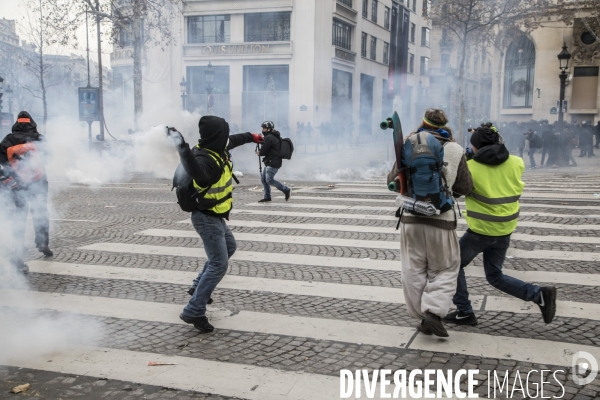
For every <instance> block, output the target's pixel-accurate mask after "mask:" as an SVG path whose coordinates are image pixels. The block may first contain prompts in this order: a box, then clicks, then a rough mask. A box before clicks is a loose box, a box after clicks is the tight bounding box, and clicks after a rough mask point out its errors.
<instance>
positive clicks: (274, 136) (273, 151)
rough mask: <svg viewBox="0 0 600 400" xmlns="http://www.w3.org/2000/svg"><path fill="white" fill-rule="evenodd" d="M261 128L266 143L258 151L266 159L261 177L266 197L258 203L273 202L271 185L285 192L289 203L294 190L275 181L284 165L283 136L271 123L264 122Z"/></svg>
mask: <svg viewBox="0 0 600 400" xmlns="http://www.w3.org/2000/svg"><path fill="white" fill-rule="evenodd" d="M261 127H262V132H263V135H265V143H264V144H263V145H262V146H261V148H260V150H259V151H258V156H259V157H264V158H263V162H264V164H265V168H264V169H263V172H262V175H261V177H260V181H261V182H262V184H263V188H264V196H263V198H262V199H261V200H259V201H258V202H259V203H266V202H269V201H271V185H272V186H275V187H276V188H277V189H278V190H280V191H281V192H283V194H284V195H285V201H288V200H289V199H290V196H291V195H292V189H291V188H289V187H287V186H285V185H284V184H282V183H281V182H279V181H277V180H275V175H276V174H277V172H278V171H279V168H281V165H282V164H283V161H282V158H281V156H280V151H281V135H280V133H279V132H277V131H276V130H275V125H274V124H273V122H271V121H265V122H263V124H262V125H261Z"/></svg>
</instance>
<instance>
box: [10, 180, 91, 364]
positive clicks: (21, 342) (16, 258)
mask: <svg viewBox="0 0 600 400" xmlns="http://www.w3.org/2000/svg"><path fill="white" fill-rule="evenodd" d="M36 194H39V193H34V192H33V191H30V190H26V189H23V188H20V189H19V193H18V196H22V197H21V198H18V197H17V193H16V192H13V191H10V190H9V189H6V188H0V220H1V221H2V227H3V229H0V326H1V327H2V328H1V329H0V364H13V363H17V364H18V363H19V362H22V361H24V360H27V359H37V358H39V357H43V356H45V355H48V354H52V353H55V352H59V351H61V350H64V349H67V348H69V347H72V346H73V345H74V344H79V345H89V346H93V345H94V344H95V343H96V342H97V340H98V339H99V338H100V336H101V335H102V329H101V327H100V326H99V324H98V323H95V322H94V321H92V320H84V319H83V318H82V317H81V316H79V315H75V314H56V313H54V314H50V313H49V312H47V311H41V310H40V309H42V308H44V304H42V303H40V302H39V301H36V300H35V296H34V295H35V292H32V291H30V285H29V282H28V280H27V278H26V277H24V276H23V275H22V274H21V273H20V272H18V270H17V268H18V265H19V264H20V263H21V262H22V261H23V252H24V234H25V232H24V229H22V228H23V227H25V226H26V224H31V221H30V220H29V221H28V220H27V219H26V218H27V207H25V208H24V209H23V208H20V207H19V208H17V206H16V204H20V205H23V203H22V202H21V199H22V198H27V199H28V200H29V201H28V204H27V205H28V206H29V207H30V208H31V209H32V210H36V211H39V210H42V209H43V208H44V207H46V204H45V201H46V200H45V196H44V195H41V196H39V195H36ZM15 199H18V200H17V201H16V202H15ZM41 202H43V203H44V204H42V203H41ZM36 215H37V214H36ZM36 222H37V221H36ZM40 225H43V224H40ZM42 229H43V228H42ZM28 236H30V235H28ZM28 239H29V240H31V237H29V238H28Z"/></svg>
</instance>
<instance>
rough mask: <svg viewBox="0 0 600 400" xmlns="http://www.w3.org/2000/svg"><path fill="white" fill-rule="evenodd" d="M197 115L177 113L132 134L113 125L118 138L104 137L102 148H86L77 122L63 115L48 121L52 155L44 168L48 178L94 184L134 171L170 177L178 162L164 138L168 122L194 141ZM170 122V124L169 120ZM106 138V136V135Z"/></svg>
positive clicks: (172, 149)
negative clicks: (51, 158) (175, 122)
mask: <svg viewBox="0 0 600 400" xmlns="http://www.w3.org/2000/svg"><path fill="white" fill-rule="evenodd" d="M199 118H200V116H199V115H195V114H191V113H188V112H185V113H184V112H177V113H175V115H174V116H172V117H171V118H165V119H164V120H163V123H162V124H160V125H157V126H154V127H150V128H148V129H146V130H145V131H143V132H137V133H134V134H131V135H129V134H122V133H121V134H117V133H116V132H127V129H125V128H124V127H119V126H115V127H112V128H111V129H114V131H113V135H114V136H115V137H116V138H117V139H119V140H113V139H111V138H108V139H107V140H106V141H105V142H104V143H96V144H95V145H96V146H97V145H103V149H102V150H100V149H99V148H98V147H95V148H92V149H90V144H89V142H88V138H87V137H86V136H85V135H84V132H85V129H82V126H81V123H79V122H78V121H74V120H72V119H69V118H66V117H60V118H56V119H53V120H51V121H50V122H49V123H48V129H47V131H48V135H47V136H48V142H49V143H50V147H51V148H52V150H53V153H54V157H53V160H52V162H51V163H50V165H49V167H48V175H49V177H50V179H64V178H66V179H67V180H68V181H69V182H71V183H77V184H83V185H90V186H98V185H100V184H102V183H106V182H119V181H123V180H126V179H127V178H129V176H130V175H132V174H134V173H148V174H152V175H153V176H155V177H158V178H172V177H173V172H174V171H175V168H176V167H177V163H178V162H179V157H178V155H177V151H176V150H175V147H174V145H173V142H172V140H171V139H169V138H168V137H167V134H166V125H167V122H169V121H179V126H176V127H177V128H178V129H179V130H180V131H181V132H182V133H183V134H184V136H185V137H186V140H187V141H188V142H189V143H191V144H194V143H196V142H197V140H198V133H197V132H198V128H197V124H198V120H199ZM171 124H172V123H171ZM65 128H66V129H65ZM107 137H108V135H107Z"/></svg>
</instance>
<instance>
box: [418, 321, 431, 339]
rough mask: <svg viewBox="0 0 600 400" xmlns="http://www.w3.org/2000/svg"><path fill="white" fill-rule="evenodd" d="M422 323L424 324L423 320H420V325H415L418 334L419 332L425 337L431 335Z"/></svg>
mask: <svg viewBox="0 0 600 400" xmlns="http://www.w3.org/2000/svg"><path fill="white" fill-rule="evenodd" d="M424 323H425V320H424V319H422V320H421V323H419V324H418V325H417V330H418V331H419V332H421V333H422V334H423V335H427V336H431V335H433V332H431V330H430V329H429V328H428V327H426V326H425V325H424Z"/></svg>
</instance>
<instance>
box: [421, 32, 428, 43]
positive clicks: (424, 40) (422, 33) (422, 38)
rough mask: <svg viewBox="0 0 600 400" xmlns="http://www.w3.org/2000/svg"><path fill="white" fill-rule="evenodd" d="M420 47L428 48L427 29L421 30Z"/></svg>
mask: <svg viewBox="0 0 600 400" xmlns="http://www.w3.org/2000/svg"><path fill="white" fill-rule="evenodd" d="M421 46H425V47H429V28H421Z"/></svg>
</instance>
